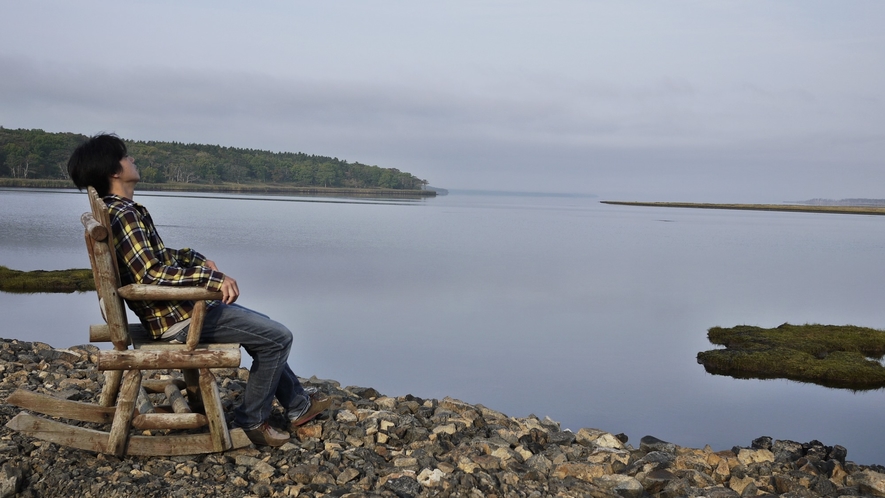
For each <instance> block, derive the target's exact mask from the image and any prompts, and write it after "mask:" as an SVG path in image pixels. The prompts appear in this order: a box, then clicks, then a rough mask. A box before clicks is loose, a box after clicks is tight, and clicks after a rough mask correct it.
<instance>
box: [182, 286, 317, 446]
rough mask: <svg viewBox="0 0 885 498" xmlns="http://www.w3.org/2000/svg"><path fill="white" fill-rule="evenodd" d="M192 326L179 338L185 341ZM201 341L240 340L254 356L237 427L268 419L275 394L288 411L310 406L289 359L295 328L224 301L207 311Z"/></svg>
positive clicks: (237, 414) (236, 413)
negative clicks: (292, 328) (290, 329)
mask: <svg viewBox="0 0 885 498" xmlns="http://www.w3.org/2000/svg"><path fill="white" fill-rule="evenodd" d="M188 328H189V327H185V329H184V330H183V331H182V332H180V333H179V334H178V335H176V336H175V339H178V340H180V341H182V342H184V340H185V339H186V338H187V330H188ZM200 342H206V343H225V342H238V343H240V345H241V346H242V347H243V348H244V349H245V350H246V352H247V353H249V356H251V357H252V368H250V369H249V382H248V383H246V390H245V392H244V394H243V401H242V403H240V405H239V406H238V407H236V408H235V409H234V421H233V422H234V425H236V426H237V427H242V428H244V429H252V428H254V427H257V426H259V425H261V423H262V422H264V421H266V420H267V419H268V418H269V417H270V411H271V408H272V407H273V398H274V396H276V398H277V401H279V402H280V405H282V406H283V408H284V409H285V410H286V413H287V414H296V415H298V414H300V413H301V412H303V411H305V410H306V409H307V407H308V406H310V398H309V397H308V395H307V394H306V393H305V392H304V388H303V387H302V386H301V383H300V382H299V381H298V377H297V376H295V373H293V372H292V369H291V368H290V367H289V364H288V363H287V360H288V359H289V349H290V348H291V347H292V332H290V331H289V329H287V328H286V327H285V326H283V325H282V324H280V323H278V322H275V321H273V320H271V319H270V318H269V317H267V316H266V315H262V314H261V313H258V312H255V311H252V310H250V309H248V308H244V307H242V306H239V305H236V304H231V305H226V304H223V303H222V304H220V305H218V306H216V307H214V308H212V309H210V310H209V311H208V312H207V313H206V319H205V321H204V322H203V331H202V333H201V334H200Z"/></svg>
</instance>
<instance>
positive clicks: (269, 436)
mask: <svg viewBox="0 0 885 498" xmlns="http://www.w3.org/2000/svg"><path fill="white" fill-rule="evenodd" d="M245 432H246V436H248V437H249V441H252V442H253V443H255V444H257V445H259V446H282V445H284V444H286V442H287V441H289V435H288V434H286V433H285V432H279V431H277V430H276V429H274V428H273V427H271V426H270V425H269V424H268V423H267V422H264V423H262V424H261V425H259V426H258V427H256V428H254V429H252V430H249V431H245Z"/></svg>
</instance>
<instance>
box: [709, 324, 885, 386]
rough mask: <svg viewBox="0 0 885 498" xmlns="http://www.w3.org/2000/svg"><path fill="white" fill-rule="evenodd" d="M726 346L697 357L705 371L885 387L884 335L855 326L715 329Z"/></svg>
mask: <svg viewBox="0 0 885 498" xmlns="http://www.w3.org/2000/svg"><path fill="white" fill-rule="evenodd" d="M707 337H708V338H709V339H710V342H711V343H713V344H718V345H721V346H725V349H714V350H712V351H703V352H700V353H698V356H697V359H698V363H700V364H702V365H704V368H705V369H706V370H707V372H709V373H712V374H718V375H729V376H731V377H735V378H754V379H774V378H782V379H790V380H796V381H800V382H809V383H814V384H819V385H822V386H827V387H837V388H844V389H853V390H867V389H878V388H881V387H885V367H883V366H882V365H881V364H880V363H879V361H878V360H880V359H881V358H882V356H883V355H885V331H881V330H876V329H871V328H866V327H855V326H853V325H817V324H811V325H790V324H789V323H785V324H783V325H780V326H779V327H776V328H771V329H765V328H761V327H753V326H749V325H739V326H737V327H732V328H722V327H713V328H711V329H710V330H709V331H708V333H707Z"/></svg>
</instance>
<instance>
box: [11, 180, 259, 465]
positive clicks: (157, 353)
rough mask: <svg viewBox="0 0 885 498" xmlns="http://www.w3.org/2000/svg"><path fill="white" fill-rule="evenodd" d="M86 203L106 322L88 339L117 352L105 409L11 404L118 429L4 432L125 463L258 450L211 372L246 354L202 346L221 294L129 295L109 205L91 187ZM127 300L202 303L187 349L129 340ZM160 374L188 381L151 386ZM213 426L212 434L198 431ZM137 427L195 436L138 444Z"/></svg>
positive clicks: (30, 424)
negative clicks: (235, 422) (130, 458)
mask: <svg viewBox="0 0 885 498" xmlns="http://www.w3.org/2000/svg"><path fill="white" fill-rule="evenodd" d="M87 195H88V197H89V203H90V207H91V212H86V213H83V216H81V218H80V221H81V222H82V223H83V226H84V227H85V229H86V232H85V238H86V247H87V249H88V252H89V260H90V262H91V265H92V271H93V275H94V278H95V288H96V291H97V294H98V301H99V308H100V310H101V313H102V316H103V318H104V320H105V324H104V325H92V326H90V328H89V338H90V341H91V342H111V343H113V349H112V350H102V351H100V352H99V353H98V362H97V365H96V367H97V368H98V370H101V371H104V373H105V382H104V385H103V386H102V391H101V395H100V399H99V403H98V404H97V405H96V404H94V403H87V402H80V401H71V400H66V399H62V398H59V397H54V396H51V395H47V394H41V393H36V392H33V391H29V390H25V389H18V390H16V391H15V392H13V393H12V394H11V395H10V396H9V398H8V400H7V401H8V402H9V403H10V404H13V405H16V406H18V407H20V408H23V409H24V410H30V411H33V412H37V413H41V414H43V415H48V416H50V417H55V418H62V419H67V420H75V421H79V422H90V423H97V424H110V428H109V430H108V431H107V432H105V431H100V430H95V429H89V428H86V427H80V426H76V425H71V424H68V423H64V422H60V421H57V420H52V419H48V418H44V417H38V416H35V415H32V414H30V413H28V412H27V411H23V412H20V413H19V414H18V415H16V416H15V417H14V418H13V419H12V420H10V421H9V422H8V423H7V424H6V426H7V427H9V428H11V429H13V430H16V431H19V432H22V433H24V434H27V435H29V436H32V437H36V438H38V439H42V440H45V441H49V442H52V443H57V444H60V445H63V446H70V447H73V448H79V449H82V450H88V451H94V452H97V453H104V454H110V455H116V456H118V457H122V456H124V455H167V456H172V455H192V454H200V453H215V452H222V451H226V450H230V449H235V448H242V447H244V446H248V445H249V444H250V441H249V439H248V437H246V434H245V433H244V432H243V430H242V429H233V430H229V429H228V427H227V423H226V421H225V418H224V412H223V408H222V404H221V398H220V396H219V392H218V385H217V383H216V380H215V376H214V375H213V374H212V372H211V371H210V369H211V368H236V367H239V365H240V345H239V344H199V340H200V332H201V329H202V327H203V319H204V316H205V311H206V302H205V300H207V299H220V298H221V293H220V292H211V291H208V290H206V289H201V288H197V287H194V288H184V287H164V286H158V285H141V284H132V285H127V286H125V287H121V286H120V276H119V273H118V270H117V264H116V255H115V250H114V244H113V235H112V234H111V225H110V219H109V218H110V217H109V214H108V209H107V206H106V205H105V203H104V201H103V200H102V199H101V198H99V197H98V194H97V193H96V191H95V189H93V188H92V187H89V188H88V191H87ZM123 299H127V300H154V301H160V300H194V301H196V305H195V307H194V312H193V316H192V318H191V325H190V329H189V331H188V337H187V341H186V343H185V344H169V343H159V344H157V343H153V341H151V340H150V339H147V338H138V337H135V336H134V335H133V334H130V326H129V324H128V323H127V319H126V311H125V309H124V307H123ZM135 328H140V326H134V327H133V329H135ZM130 346H132V347H131V348H130ZM161 369H180V370H182V373H183V380H182V379H172V380H152V379H145V378H143V377H144V376H143V374H142V372H143V371H145V370H161ZM182 391H185V393H186V398H185V396H183V395H182V394H181V393H182ZM149 393H164V394H165V395H166V397H167V399H168V404H163V405H157V406H155V405H154V404H153V403H152V401H151V399H150V396H149ZM206 426H208V431H206V430H205V429H204V430H203V431H202V432H199V433H194V432H195V431H193V429H199V428H203V427H206ZM133 428H134V429H138V430H141V431H158V432H162V433H164V434H168V432H169V430H189V433H185V434H177V435H176V434H172V435H131V434H130V432H131V431H132V429H133Z"/></svg>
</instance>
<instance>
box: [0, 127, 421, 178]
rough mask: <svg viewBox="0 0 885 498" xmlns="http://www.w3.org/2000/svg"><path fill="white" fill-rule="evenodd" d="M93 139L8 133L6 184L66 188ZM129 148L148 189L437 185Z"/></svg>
mask: <svg viewBox="0 0 885 498" xmlns="http://www.w3.org/2000/svg"><path fill="white" fill-rule="evenodd" d="M87 138H88V137H86V136H85V135H79V134H76V133H47V132H45V131H43V130H39V129H34V130H23V129H19V130H10V129H7V128H3V127H2V126H0V178H11V179H29V180H66V179H67V178H68V174H67V166H66V165H67V162H68V158H69V156H70V154H71V152H72V151H73V150H74V149H75V148H76V147H77V146H78V145H80V144H81V143H83V142H85V141H86V139H87ZM123 141H124V142H125V143H126V147H127V149H128V153H129V154H130V155H131V156H133V157H134V158H135V159H136V160H137V161H138V165H139V167H138V170H139V173H140V174H141V179H142V181H143V182H144V183H146V184H151V183H155V184H162V185H164V186H165V185H167V184H170V185H177V184H186V185H200V186H204V185H205V186H208V188H210V189H213V188H215V186H222V187H221V188H223V189H225V190H224V191H230V190H229V189H232V188H233V189H236V190H235V191H238V192H243V191H244V190H242V188H243V186H248V187H247V188H254V189H257V190H255V191H261V192H266V191H267V189H268V188H272V187H275V186H286V187H288V186H294V187H299V188H305V189H308V191H307V192H308V193H322V195H329V194H328V193H327V191H326V190H325V189H347V192H348V193H351V190H350V189H356V190H357V191H359V190H362V189H368V190H370V191H371V190H375V189H385V190H387V189H389V190H398V191H415V192H420V191H424V190H427V186H428V185H429V182H428V181H427V180H424V179H421V178H418V177H417V176H415V175H413V174H411V173H409V172H406V171H400V170H398V169H396V168H383V167H380V166H375V165H369V164H363V163H360V162H358V161H348V160H344V159H339V158H337V157H329V156H320V155H316V154H307V153H304V152H272V151H269V150H257V149H246V148H240V147H226V146H221V145H210V144H196V143H181V142H157V141H147V142H145V141H138V140H126V139H124V140H123ZM231 186H235V187H231ZM163 188H166V187H163ZM173 188H175V187H173ZM191 188H193V187H188V188H187V189H188V190H189V189H191ZM197 188H201V187H197ZM314 189H316V191H314ZM211 191H218V190H211ZM298 192H303V191H301V190H299V191H298ZM423 195H433V194H423Z"/></svg>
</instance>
